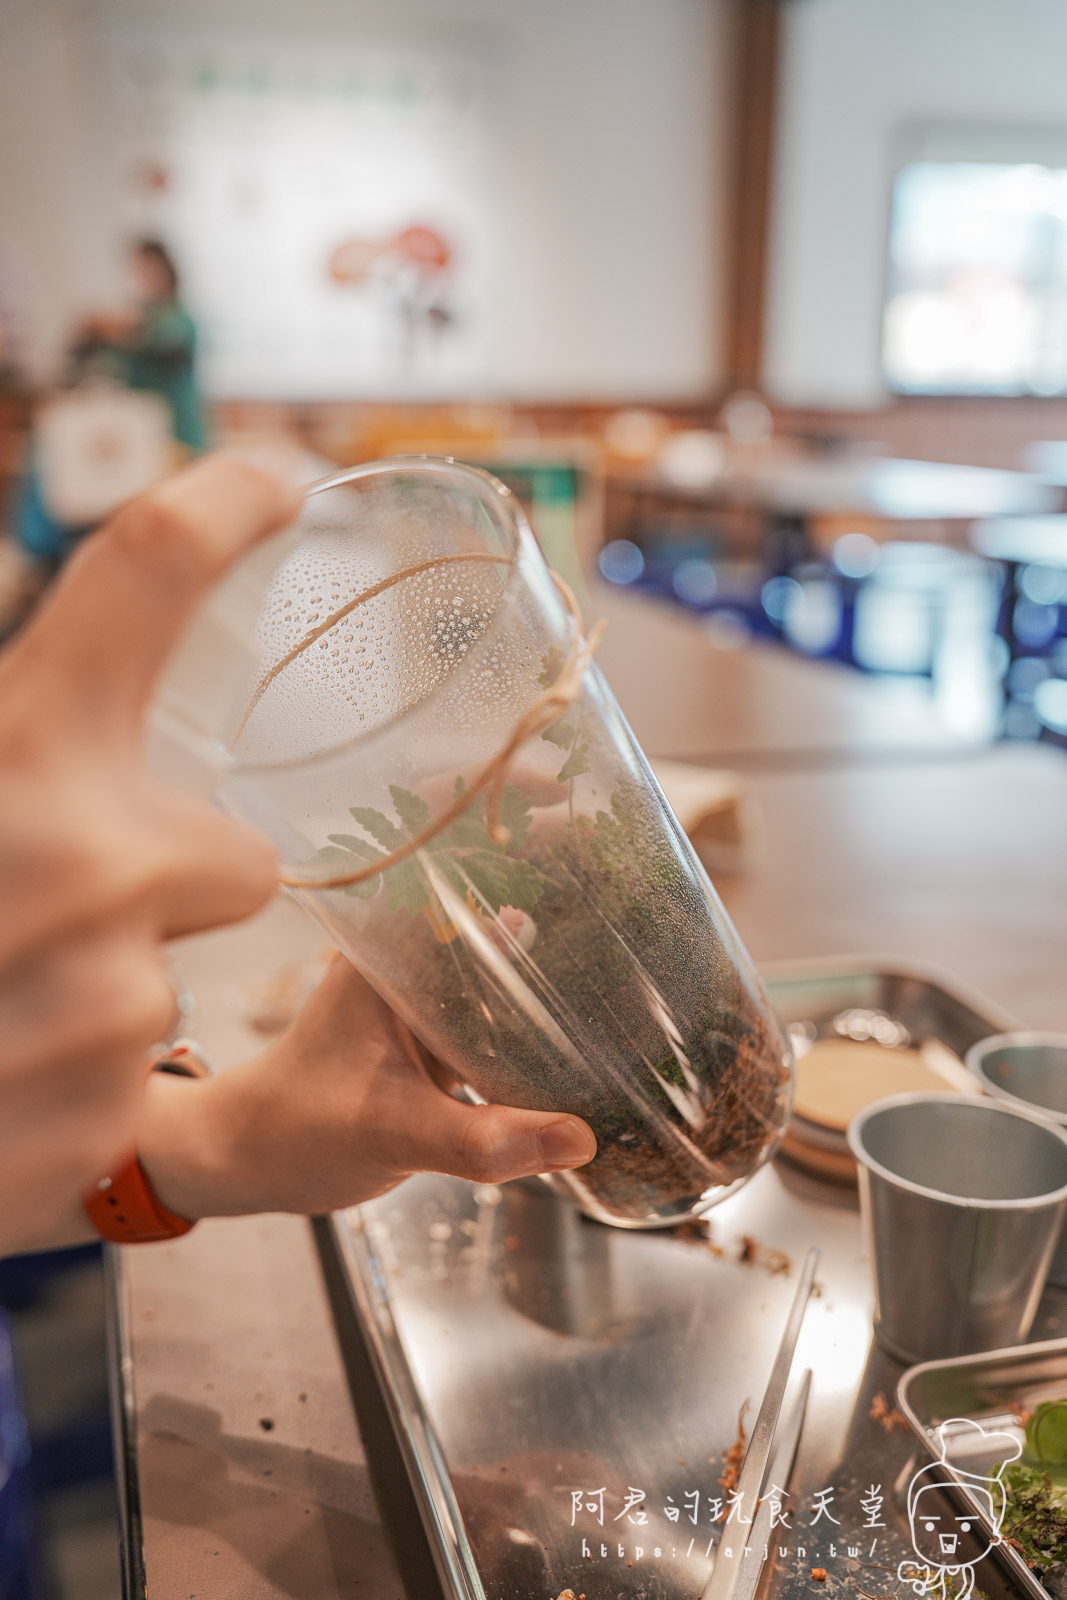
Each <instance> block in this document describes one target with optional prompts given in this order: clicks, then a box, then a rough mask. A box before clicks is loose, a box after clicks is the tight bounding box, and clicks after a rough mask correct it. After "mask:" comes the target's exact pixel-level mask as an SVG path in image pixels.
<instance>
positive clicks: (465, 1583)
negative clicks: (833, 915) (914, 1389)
mask: <svg viewBox="0 0 1067 1600" xmlns="http://www.w3.org/2000/svg"><path fill="white" fill-rule="evenodd" d="M765 976H767V977H768V978H769V982H770V986H771V991H772V995H773V997H774V998H775V1000H776V1002H777V1003H778V1004H779V1006H780V1007H781V1009H782V1012H783V1015H784V1017H785V1019H786V1020H787V1021H791V1020H802V1019H805V1018H808V1019H814V1020H818V1019H819V1018H822V1017H825V1016H832V1015H833V1014H834V1013H835V1012H837V1011H839V1010H841V1009H843V1008H844V1007H846V1006H849V1005H856V1006H859V1005H864V1004H866V1005H869V1006H872V1007H877V1008H878V1009H880V1010H883V1011H885V1012H886V1013H887V1014H889V1015H896V1016H897V1017H898V1020H899V1021H901V1022H902V1023H903V1024H904V1025H905V1026H906V1027H908V1028H909V1030H910V1031H916V1032H919V1033H922V1032H923V1031H924V1030H932V1031H935V1032H936V1033H937V1035H938V1037H940V1038H941V1039H942V1040H943V1042H944V1043H945V1044H946V1045H948V1047H949V1048H950V1049H952V1050H954V1051H956V1052H957V1053H959V1054H962V1053H963V1051H964V1050H965V1049H966V1047H967V1046H968V1045H969V1044H970V1043H973V1042H974V1039H975V1038H977V1037H982V1036H983V1035H985V1034H989V1033H992V1032H995V1031H999V1030H1000V1028H1001V1027H1002V1026H1003V1025H1004V1022H1005V1020H1008V1021H1009V1024H1010V1023H1011V1020H1012V1019H1005V1018H1004V1016H1003V1014H1002V1013H999V1012H997V1011H995V1010H993V1009H992V1008H990V1007H986V1006H984V1005H983V1003H982V1002H981V1001H979V1000H977V999H976V998H975V997H974V996H972V995H970V994H966V993H962V992H960V991H958V990H956V989H955V988H954V986H950V985H949V984H948V983H946V982H944V981H942V980H940V979H938V980H934V979H931V978H930V977H928V976H926V975H924V974H923V973H921V972H902V971H900V970H899V969H896V970H892V971H890V970H885V969H879V968H877V967H875V966H864V967H857V966H854V965H850V964H847V963H843V962H836V963H831V962H824V963H820V964H819V965H817V966H814V965H811V964H809V965H808V966H807V967H806V968H803V969H802V968H799V967H796V966H791V967H789V968H785V969H779V970H775V971H772V972H771V973H769V974H766V975H765ZM331 1240H332V1247H333V1249H334V1251H335V1253H336V1257H337V1259H338V1261H339V1263H340V1265H341V1268H342V1275H343V1279H344V1282H345V1284H346V1286H347V1295H348V1298H349V1300H350V1304H351V1307H352V1308H353V1309H354V1310H355V1313H356V1315H357V1317H358V1318H359V1321H360V1323H361V1325H362V1330H363V1334H364V1336H365V1340H366V1343H367V1345H368V1347H369V1349H370V1352H371V1356H372V1359H373V1361H374V1363H375V1366H376V1369H377V1374H378V1378H379V1381H380V1383H381V1386H382V1389H383V1392H384V1394H385V1397H386V1401H387V1404H388V1405H389V1407H390V1410H391V1414H392V1419H393V1423H394V1427H395V1430H396V1433H397V1436H398V1439H399V1441H400V1445H401V1449H402V1451H403V1453H404V1456H405V1460H406V1464H407V1467H408V1472H409V1476H410V1478H411V1482H412V1485H413V1488H414V1491H415V1496H416V1500H417V1502H418V1505H419V1510H420V1513H421V1516H422V1519H423V1522H424V1525H425V1527H426V1530H427V1533H428V1536H429V1541H430V1544H431V1547H432V1549H433V1552H434V1557H435V1561H436V1565H437V1568H438V1572H439V1575H440V1578H441V1584H442V1587H443V1589H444V1592H445V1594H446V1595H447V1596H448V1597H449V1600H547V1597H549V1596H551V1597H553V1600H554V1597H555V1596H557V1595H558V1594H559V1593H560V1592H561V1591H562V1590H563V1589H565V1588H567V1587H570V1588H571V1589H573V1591H574V1593H575V1595H582V1594H584V1595H586V1596H587V1597H588V1600H607V1597H609V1596H610V1597H611V1600H618V1597H624V1600H639V1597H640V1600H678V1597H686V1600H695V1597H696V1596H699V1594H700V1593H701V1590H702V1588H703V1587H704V1584H705V1583H706V1581H707V1578H708V1576H709V1575H710V1570H711V1561H712V1556H713V1551H714V1546H715V1543H716V1541H717V1540H718V1539H719V1537H720V1536H721V1535H723V1533H724V1527H723V1524H722V1522H718V1523H716V1522H715V1521H714V1520H713V1513H714V1504H713V1502H714V1501H715V1500H719V1501H724V1500H725V1495H724V1491H723V1489H722V1488H721V1487H720V1485H719V1483H718V1478H719V1476H720V1474H721V1473H722V1470H723V1467H722V1456H723V1452H724V1451H725V1450H726V1449H727V1448H728V1447H729V1446H730V1444H732V1442H733V1440H734V1438H735V1436H736V1433H737V1424H738V1413H739V1411H740V1410H741V1407H742V1405H743V1404H744V1403H745V1402H746V1400H747V1401H750V1402H751V1405H752V1408H753V1409H752V1410H751V1411H750V1413H749V1420H750V1421H751V1419H752V1417H753V1416H754V1410H755V1408H756V1407H758V1404H759V1400H760V1397H761V1395H762V1393H763V1389H764V1387H765V1385H766V1382H767V1378H768V1376H769V1372H770V1367H771V1363H772V1360H773V1356H774V1351H775V1348H776V1346H777V1342H778V1338H779V1335H780V1333H781V1329H782V1325H783V1323H784V1321H785V1317H786V1314H787V1311H788V1307H789V1303H790V1300H791V1298H792V1295H793V1292H794V1284H795V1278H796V1273H797V1271H798V1270H799V1263H800V1262H801V1260H802V1259H803V1256H804V1254H805V1252H806V1251H807V1249H808V1247H809V1246H810V1245H811V1244H813V1243H815V1244H818V1245H820V1246H821V1249H822V1258H821V1261H820V1264H819V1273H818V1283H819V1295H818V1297H817V1298H815V1299H813V1301H812V1303H811V1305H810V1307H809V1310H808V1315H807V1319H806V1322H805V1326H804V1330H803V1333H802V1335H801V1344H800V1347H799V1348H798V1351H797V1370H799V1369H800V1367H802V1366H810V1367H811V1368H812V1369H813V1372H814V1380H813V1386H812V1394H811V1400H810V1404H809V1409H808V1417H807V1423H806V1426H805V1430H804V1435H803V1438H802V1440H801V1445H800V1451H799V1454H798V1458H797V1464H796V1467H795V1469H794V1472H793V1477H792V1480H791V1482H790V1484H789V1485H788V1489H789V1499H788V1500H787V1501H785V1502H784V1504H785V1506H786V1510H787V1515H789V1516H790V1518H791V1522H792V1526H791V1528H790V1529H789V1530H788V1533H787V1530H785V1529H782V1528H779V1529H778V1530H777V1533H776V1536H783V1543H782V1544H781V1545H780V1546H776V1547H775V1550H776V1551H784V1552H785V1553H784V1554H778V1555H775V1556H774V1557H773V1560H772V1571H771V1576H770V1580H769V1582H770V1587H771V1589H772V1591H773V1593H774V1594H775V1595H778V1594H782V1595H787V1596H793V1595H796V1596H798V1597H799V1596H800V1595H801V1594H803V1595H805V1596H806V1595H809V1594H810V1592H811V1588H812V1584H811V1577H810V1571H811V1567H812V1566H819V1567H825V1568H826V1570H827V1574H828V1576H827V1580H826V1584H825V1586H823V1592H824V1594H826V1595H831V1594H833V1592H834V1590H835V1588H839V1590H840V1593H841V1595H842V1596H844V1595H845V1594H848V1595H849V1597H850V1600H854V1596H855V1587H854V1585H853V1582H852V1580H851V1578H850V1577H849V1571H850V1569H854V1568H856V1567H857V1565H860V1566H862V1565H865V1564H871V1565H873V1566H874V1567H878V1566H879V1565H880V1564H885V1565H889V1566H891V1567H892V1568H893V1569H894V1570H895V1567H896V1563H897V1562H898V1561H899V1560H900V1559H901V1558H902V1557H904V1556H906V1555H908V1554H909V1553H910V1545H909V1543H908V1539H907V1519H906V1517H905V1516H904V1515H903V1514H902V1512H901V1509H900V1508H899V1506H898V1505H897V1504H896V1502H895V1500H894V1496H893V1490H892V1485H893V1483H894V1481H895V1479H896V1478H897V1477H898V1476H899V1474H900V1473H901V1472H903V1471H904V1470H905V1469H906V1467H907V1465H908V1461H909V1458H910V1456H911V1455H912V1454H913V1452H914V1444H913V1442H912V1440H911V1437H910V1434H909V1433H908V1432H907V1430H906V1429H904V1430H903V1431H900V1432H897V1431H894V1432H891V1433H887V1432H886V1431H884V1428H883V1427H882V1426H881V1425H880V1424H879V1423H878V1422H877V1421H876V1420H874V1419H872V1416H871V1406H872V1400H873V1399H874V1397H875V1396H876V1395H878V1394H879V1393H882V1394H884V1395H887V1396H891V1395H892V1394H893V1391H894V1387H895V1384H896V1381H897V1378H898V1377H899V1374H900V1371H901V1368H900V1366H899V1365H898V1364H897V1363H895V1362H894V1361H892V1360H891V1359H890V1358H889V1357H888V1356H886V1355H885V1354H884V1353H882V1352H881V1351H879V1350H872V1348H871V1299H872V1296H871V1286H870V1272H869V1268H868V1264H867V1261H866V1259H865V1255H864V1246H863V1241H862V1238H861V1233H860V1227H859V1216H858V1211H857V1204H856V1197H855V1194H854V1193H853V1192H851V1191H849V1190H845V1189H842V1188H840V1187H839V1186H835V1185H833V1184H829V1183H825V1182H820V1181H818V1180H816V1179H814V1178H812V1177H810V1176H808V1175H806V1174H804V1173H801V1172H798V1171H796V1170H795V1169H792V1168H790V1167H789V1166H787V1165H785V1164H783V1163H781V1162H774V1163H772V1164H771V1165H770V1166H768V1167H766V1168H764V1169H763V1170H762V1171H761V1172H760V1173H758V1174H757V1176H756V1177H755V1178H754V1179H753V1180H752V1182H751V1183H749V1184H748V1185H747V1186H746V1187H745V1188H744V1189H743V1190H741V1191H740V1192H739V1193H738V1194H736V1195H734V1196H732V1197H731V1198H730V1199H729V1200H727V1201H725V1202H724V1203H723V1204H722V1205H721V1206H719V1207H718V1208H717V1209H716V1211H715V1212H714V1213H713V1215H712V1219H711V1223H710V1229H708V1230H704V1231H703V1232H702V1231H701V1230H700V1229H696V1228H683V1229H682V1230H677V1231H673V1232H667V1233H653V1232H647V1233H646V1232H628V1231H623V1230H620V1229H613V1228H609V1227H603V1226H601V1225H600V1224H598V1223H594V1222H589V1221H587V1220H585V1219H584V1218H582V1217H581V1216H580V1215H579V1214H578V1213H577V1212H576V1211H575V1210H574V1209H573V1208H572V1207H571V1206H570V1205H569V1204H568V1203H567V1202H566V1201H563V1200H560V1199H559V1198H557V1197H556V1196H555V1195H554V1194H553V1193H551V1192H550V1191H549V1190H548V1189H547V1188H546V1187H545V1186H544V1185H542V1184H540V1183H539V1182H538V1181H537V1180H530V1181H527V1182H521V1183H516V1184H508V1185H505V1186H504V1187H503V1188H495V1187H494V1188H490V1187H482V1188H472V1187H471V1186H470V1185H468V1184H464V1183H461V1182H458V1181H456V1180H453V1179H448V1178H442V1177H436V1176H433V1175H423V1176H420V1177H418V1178H414V1179H411V1180H409V1181H408V1182H407V1183H405V1184H404V1185H402V1186H401V1188H400V1189H398V1190H395V1191H394V1192H393V1193H391V1194H388V1195H385V1196H383V1197H382V1198H381V1199H378V1200H375V1201H373V1202H371V1203H370V1204H368V1205H365V1206H362V1207H360V1208H358V1209H357V1210H355V1211H353V1212H350V1213H347V1214H345V1215H343V1216H340V1215H339V1216H337V1217H335V1218H333V1219H332V1222H331ZM746 1240H747V1241H749V1242H748V1243H746ZM752 1241H755V1244H753V1243H752ZM782 1487H785V1486H782ZM822 1491H831V1494H832V1498H831V1499H829V1500H826V1499H825V1495H824V1496H823V1501H824V1505H825V1508H826V1509H825V1511H824V1513H823V1514H822V1515H820V1514H819V1512H818V1505H819V1496H820V1492H822ZM875 1491H877V1494H876V1493H875ZM601 1492H602V1495H603V1498H602V1499H601ZM637 1494H641V1495H643V1498H642V1499H640V1500H634V1499H633V1498H632V1497H633V1496H635V1495H637ZM628 1499H630V1500H631V1504H630V1505H629V1508H628V1509H627V1500H628ZM875 1499H878V1500H880V1504H879V1506H878V1508H877V1512H876V1513H875V1514H873V1517H872V1513H870V1512H869V1511H867V1510H866V1509H865V1508H864V1501H865V1500H866V1501H868V1502H872V1501H873V1500H875ZM694 1511H695V1521H694V1520H693V1514H694ZM831 1517H833V1518H834V1519H835V1520H834V1521H832V1522H831V1520H830V1518H831ZM725 1531H726V1532H728V1533H730V1534H731V1536H732V1535H733V1533H734V1532H735V1531H736V1524H735V1525H734V1528H733V1529H731V1528H730V1526H729V1524H727V1526H726V1530H725ZM786 1534H787V1536H786ZM657 1552H658V1553H657ZM861 1581H862V1580H861ZM863 1586H864V1587H865V1588H867V1589H868V1590H871V1591H872V1592H878V1593H884V1592H885V1583H884V1575H883V1574H882V1573H881V1572H880V1571H875V1572H873V1573H872V1574H870V1575H869V1576H868V1578H867V1580H866V1582H865V1583H864V1585H863ZM983 1587H984V1588H985V1589H986V1591H987V1593H989V1592H992V1591H991V1588H990V1585H989V1584H988V1583H987V1582H985V1580H984V1578H983Z"/></svg>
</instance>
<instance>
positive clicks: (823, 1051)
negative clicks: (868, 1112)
mask: <svg viewBox="0 0 1067 1600" xmlns="http://www.w3.org/2000/svg"><path fill="white" fill-rule="evenodd" d="M945 1087H946V1082H945V1079H944V1077H942V1076H941V1074H940V1073H938V1072H935V1071H934V1070H933V1068H932V1067H931V1066H929V1065H928V1063H927V1062H926V1061H925V1060H924V1058H923V1056H922V1053H921V1052H920V1051H918V1050H890V1049H887V1048H886V1047H885V1046H884V1045H880V1044H876V1043H875V1042H874V1041H873V1040H870V1041H866V1040H865V1041H857V1040H855V1039H817V1040H816V1041H815V1043H814V1044H813V1045H812V1047H811V1049H810V1050H809V1051H808V1052H807V1053H806V1055H803V1056H801V1058H800V1060H799V1061H798V1062H797V1087H796V1099H795V1101H794V1105H793V1109H794V1111H795V1113H796V1114H797V1116H799V1117H804V1118H805V1119H806V1120H807V1121H808V1122H814V1123H817V1124H818V1125H819V1127H822V1128H829V1129H833V1130H834V1131H835V1132H838V1133H844V1131H845V1129H846V1128H847V1127H848V1125H849V1123H850V1122H851V1121H852V1118H853V1117H854V1116H855V1115H856V1113H857V1112H858V1111H862V1110H863V1108H864V1106H868V1105H870V1104H871V1102H872V1101H873V1100H881V1099H882V1098H883V1096H885V1095H888V1094H906V1093H909V1092H911V1091H913V1090H916V1089H922V1090H926V1089H942V1090H943V1089H944V1088H945Z"/></svg>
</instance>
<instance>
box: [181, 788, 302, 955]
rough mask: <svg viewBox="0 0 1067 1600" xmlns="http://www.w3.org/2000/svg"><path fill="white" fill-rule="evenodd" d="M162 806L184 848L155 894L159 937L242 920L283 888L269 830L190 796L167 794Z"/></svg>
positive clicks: (184, 933) (188, 932)
mask: <svg viewBox="0 0 1067 1600" xmlns="http://www.w3.org/2000/svg"><path fill="white" fill-rule="evenodd" d="M161 810H162V817H161V820H162V821H163V822H164V825H165V835H166V837H168V838H171V839H173V840H175V841H176V842H177V844H178V848H177V849H176V850H175V851H174V853H173V854H172V855H171V856H170V857H168V859H167V860H166V863H165V865H164V866H163V867H162V868H161V880H160V882H159V883H158V884H157V886H156V893H155V895H154V897H153V904H154V906H155V908H156V910H157V914H158V922H157V924H156V927H155V928H154V929H153V932H154V934H155V936H156V937H158V938H160V939H163V940H167V939H179V938H182V937H184V936H185V935H187V934H191V933H202V932H204V931H205V930H206V929H208V928H218V927H222V926H224V925H229V924H230V923H233V922H241V921H243V920H244V918H245V917H250V916H252V915H253V914H254V913H255V912H256V911H258V910H260V908H261V907H262V906H264V905H265V904H266V902H267V901H268V900H269V899H270V897H271V895H272V894H274V892H275V890H276V889H277V887H278V880H277V869H278V857H277V854H276V852H275V849H274V846H273V845H272V844H271V842H270V840H269V839H268V838H267V836H266V834H263V833H260V832H259V831H258V829H256V828H253V827H251V826H250V825H249V824H248V823H246V822H238V821H237V820H235V819H234V818H232V817H227V816H224V815H223V814H222V813H221V812H220V811H216V810H215V809H214V807H213V806H210V805H208V804H206V803H204V802H203V801H200V800H194V799H190V798H189V797H187V796H184V795H171V794H167V795H165V797H163V800H162V804H161Z"/></svg>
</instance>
